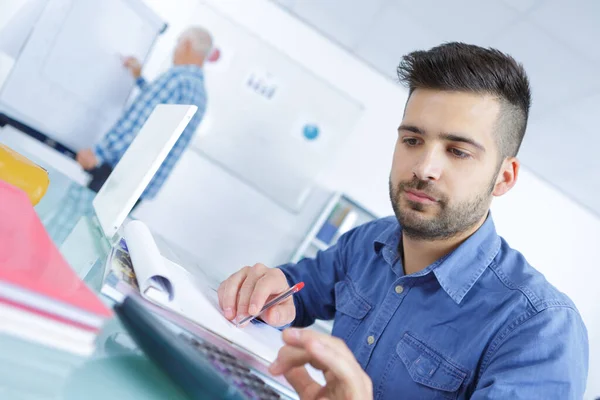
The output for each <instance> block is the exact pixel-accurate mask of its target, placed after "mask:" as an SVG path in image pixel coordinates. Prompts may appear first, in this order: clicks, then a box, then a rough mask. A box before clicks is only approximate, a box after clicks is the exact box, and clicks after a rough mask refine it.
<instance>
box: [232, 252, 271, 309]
mask: <svg viewBox="0 0 600 400" xmlns="http://www.w3.org/2000/svg"><path fill="white" fill-rule="evenodd" d="M266 272H267V267H265V266H264V265H262V264H256V265H254V266H253V267H252V268H250V269H249V270H248V274H247V276H246V279H245V280H244V283H242V286H241V287H240V290H239V293H238V302H237V310H236V315H237V317H238V318H242V317H244V316H246V315H249V314H250V312H252V315H255V314H257V313H258V311H260V309H258V310H255V309H249V307H250V297H251V296H252V293H253V292H254V288H255V286H256V282H257V281H258V280H259V279H260V278H261V277H262V276H263V275H264V274H265V273H266Z"/></svg>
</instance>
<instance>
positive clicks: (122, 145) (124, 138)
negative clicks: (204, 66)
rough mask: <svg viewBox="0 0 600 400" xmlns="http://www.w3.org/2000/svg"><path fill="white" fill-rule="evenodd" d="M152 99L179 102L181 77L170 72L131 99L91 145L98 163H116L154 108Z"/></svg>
mask: <svg viewBox="0 0 600 400" xmlns="http://www.w3.org/2000/svg"><path fill="white" fill-rule="evenodd" d="M156 98H160V99H161V101H160V103H163V104H176V103H179V101H180V98H181V79H180V78H179V77H178V76H177V75H171V76H170V77H169V78H168V79H166V80H165V81H164V82H159V83H155V84H151V85H149V87H148V90H147V92H146V93H144V94H143V95H139V96H138V97H137V98H136V99H135V100H134V101H133V103H132V104H131V106H129V108H128V109H127V111H125V113H124V114H123V116H122V117H121V118H120V119H119V120H118V121H117V123H116V124H115V125H114V126H113V127H112V129H111V130H110V131H108V133H107V134H106V135H104V137H103V138H102V140H101V141H100V142H99V143H98V144H96V146H95V147H94V154H95V155H96V158H97V159H98V163H99V164H102V163H107V164H110V165H111V166H113V167H114V166H115V165H116V164H117V163H118V162H119V160H120V159H121V157H123V154H124V153H125V151H127V149H128V148H129V145H130V144H131V142H132V141H133V139H134V138H135V136H136V135H137V133H138V131H139V130H140V129H141V127H142V126H143V125H144V123H145V122H146V119H147V117H148V116H149V115H150V113H151V112H152V110H153V109H154V106H155V104H156V102H155V99H156Z"/></svg>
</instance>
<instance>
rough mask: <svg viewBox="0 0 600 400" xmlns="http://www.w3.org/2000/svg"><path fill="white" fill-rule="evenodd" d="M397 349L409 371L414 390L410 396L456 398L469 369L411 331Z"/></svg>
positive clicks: (412, 389)
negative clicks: (442, 353) (451, 359)
mask: <svg viewBox="0 0 600 400" xmlns="http://www.w3.org/2000/svg"><path fill="white" fill-rule="evenodd" d="M396 353H397V356H398V358H399V359H400V361H401V362H402V364H403V365H400V368H402V367H404V368H405V371H407V372H408V378H407V380H408V381H409V382H411V383H410V386H411V390H408V393H411V394H412V393H414V395H411V396H409V397H410V398H415V399H417V398H419V399H421V398H422V399H456V398H458V396H459V394H460V392H461V389H464V382H465V380H466V379H467V376H468V375H469V373H468V371H467V370H466V369H465V368H464V367H462V366H459V365H457V364H456V363H455V362H453V361H450V360H449V359H447V358H446V357H444V356H442V355H441V354H439V352H437V351H435V350H433V349H432V348H431V347H429V346H428V345H426V344H425V343H423V342H422V341H420V340H418V339H416V338H415V337H414V336H413V335H411V334H410V333H408V332H407V333H405V334H404V336H403V337H402V339H401V340H400V342H399V343H398V345H397V346H396Z"/></svg>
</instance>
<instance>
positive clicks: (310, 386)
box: [284, 367, 323, 399]
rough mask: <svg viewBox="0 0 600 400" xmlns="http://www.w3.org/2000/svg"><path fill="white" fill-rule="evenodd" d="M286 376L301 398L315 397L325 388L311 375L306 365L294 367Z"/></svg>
mask: <svg viewBox="0 0 600 400" xmlns="http://www.w3.org/2000/svg"><path fill="white" fill-rule="evenodd" d="M284 376H285V379H287V381H288V382H289V383H290V385H292V387H293V388H294V390H295V391H296V392H297V393H298V396H299V397H300V398H301V399H315V398H317V394H318V393H319V391H321V389H322V388H323V387H322V386H321V385H319V384H318V383H317V382H315V380H314V379H313V378H311V377H310V375H309V373H308V371H307V370H306V368H305V367H296V368H292V369H291V370H289V371H288V372H287V373H286V374H285V375H284Z"/></svg>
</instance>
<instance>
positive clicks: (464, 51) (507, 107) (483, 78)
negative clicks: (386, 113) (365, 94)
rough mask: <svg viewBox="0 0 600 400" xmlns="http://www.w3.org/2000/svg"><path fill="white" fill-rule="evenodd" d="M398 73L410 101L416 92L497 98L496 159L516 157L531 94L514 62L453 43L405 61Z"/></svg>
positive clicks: (493, 52) (495, 53) (496, 52)
mask: <svg viewBox="0 0 600 400" xmlns="http://www.w3.org/2000/svg"><path fill="white" fill-rule="evenodd" d="M397 72H398V78H399V80H400V82H401V83H403V84H404V85H406V86H408V88H409V96H410V94H412V92H413V91H414V90H415V89H434V90H444V91H459V92H472V93H481V94H490V95H492V96H495V97H497V98H498V100H499V101H500V105H501V110H500V116H499V118H498V122H497V125H498V129H497V134H498V145H499V146H498V147H499V149H500V155H501V157H502V159H504V158H505V157H511V156H516V155H517V153H518V151H519V147H521V142H522V141H523V136H524V135H525V129H526V127H527V118H528V117H529V108H530V105H531V89H530V87H529V79H528V78H527V74H526V73H525V70H524V68H523V66H522V65H521V64H520V63H518V62H517V61H515V59H514V58H512V57H511V56H509V55H507V54H504V53H502V52H500V51H499V50H496V49H492V48H489V49H488V48H483V47H479V46H475V45H470V44H465V43H456V42H453V43H445V44H442V45H440V46H437V47H434V48H432V49H430V50H427V51H414V52H412V53H409V54H407V55H405V56H404V57H403V58H402V61H401V62H400V65H398V69H397Z"/></svg>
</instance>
